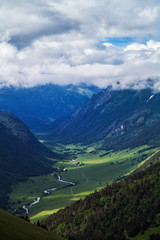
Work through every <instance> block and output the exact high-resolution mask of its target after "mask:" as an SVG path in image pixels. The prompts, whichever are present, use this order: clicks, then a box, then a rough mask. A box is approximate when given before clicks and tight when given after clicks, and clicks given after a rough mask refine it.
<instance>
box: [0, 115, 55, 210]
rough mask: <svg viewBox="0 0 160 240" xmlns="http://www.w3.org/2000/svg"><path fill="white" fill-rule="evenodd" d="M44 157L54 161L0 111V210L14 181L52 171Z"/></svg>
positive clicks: (20, 125) (14, 119) (15, 121)
mask: <svg viewBox="0 0 160 240" xmlns="http://www.w3.org/2000/svg"><path fill="white" fill-rule="evenodd" d="M48 157H52V158H57V157H58V155H57V154H55V153H53V152H51V151H50V150H49V149H47V148H46V147H45V146H44V145H43V144H41V143H40V142H39V141H38V140H37V139H36V137H35V136H34V135H33V134H32V133H31V132H30V130H29V129H28V128H27V127H26V126H25V125H24V123H23V122H22V121H21V120H20V119H18V118H17V117H16V116H15V115H13V114H11V113H8V112H4V111H1V112H0V207H1V208H4V207H5V206H6V203H7V197H6V195H7V193H8V191H9V190H10V188H11V185H12V184H13V183H14V182H15V181H23V180H25V179H26V178H27V177H30V176H35V175H41V174H45V173H48V172H51V171H52V164H53V162H51V161H50V160H48Z"/></svg>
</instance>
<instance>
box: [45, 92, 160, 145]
mask: <svg viewBox="0 0 160 240" xmlns="http://www.w3.org/2000/svg"><path fill="white" fill-rule="evenodd" d="M159 106H160V93H157V94H153V93H152V92H151V90H149V89H144V90H139V91H136V90H120V91H113V90H110V89H105V90H103V91H102V92H100V93H98V94H95V95H93V97H92V98H91V100H89V101H88V102H87V103H84V104H83V105H81V106H80V107H78V108H77V109H76V111H75V112H74V113H72V114H71V115H70V116H67V117H65V118H63V119H61V120H58V121H55V122H54V123H53V124H51V125H50V132H51V133H50V134H49V139H50V141H52V142H60V143H78V142H80V143H83V144H90V143H101V144H102V146H104V147H105V148H106V149H122V148H129V147H137V146H140V145H144V144H149V145H159V143H160V107H159Z"/></svg>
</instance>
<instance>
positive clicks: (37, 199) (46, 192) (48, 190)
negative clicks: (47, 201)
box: [22, 173, 76, 214]
mask: <svg viewBox="0 0 160 240" xmlns="http://www.w3.org/2000/svg"><path fill="white" fill-rule="evenodd" d="M51 176H55V177H57V180H58V181H59V182H62V183H67V184H69V186H75V185H76V184H75V183H73V182H67V181H64V180H62V178H61V176H59V175H56V174H55V173H51ZM58 189H60V188H48V189H46V190H44V191H43V193H44V194H45V195H44V196H46V195H49V194H51V192H52V191H55V190H58ZM40 200H41V198H40V197H38V198H36V199H35V200H34V202H33V203H31V204H29V205H23V206H22V208H23V209H24V210H25V214H29V209H30V208H31V207H32V206H33V205H35V204H37V203H39V202H40Z"/></svg>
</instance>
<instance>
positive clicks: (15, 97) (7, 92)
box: [0, 84, 100, 130]
mask: <svg viewBox="0 0 160 240" xmlns="http://www.w3.org/2000/svg"><path fill="white" fill-rule="evenodd" d="M98 91H100V90H99V89H98V88H96V87H93V86H85V85H80V86H74V85H68V86H58V85H53V84H48V85H43V86H37V87H32V88H18V89H17V88H13V87H10V88H1V89H0V110H4V111H9V112H12V113H13V114H15V115H16V116H18V117H19V118H21V119H22V120H23V121H24V122H25V123H26V124H27V126H29V127H30V128H31V129H34V130H37V129H40V128H42V126H44V125H45V124H48V123H50V122H53V121H54V120H55V119H59V118H61V117H64V116H66V115H68V114H70V113H72V112H73V111H74V110H75V109H76V108H77V107H78V106H80V105H81V104H82V103H84V102H85V101H87V100H88V99H89V97H90V96H91V95H93V94H94V93H96V92H98ZM11 103H12V104H11Z"/></svg>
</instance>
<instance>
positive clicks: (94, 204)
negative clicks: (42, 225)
mask: <svg viewBox="0 0 160 240" xmlns="http://www.w3.org/2000/svg"><path fill="white" fill-rule="evenodd" d="M156 158H157V160H158V159H160V154H158V153H156ZM152 160H153V161H154V160H155V159H154V157H153V156H152ZM159 189H160V163H157V164H154V165H153V166H151V167H149V168H147V169H146V170H143V171H141V172H138V173H136V174H133V175H132V176H130V177H128V178H126V179H125V180H123V181H120V182H118V183H113V184H112V185H110V186H107V187H106V188H104V189H102V190H100V191H99V192H97V191H96V192H95V193H93V194H90V195H88V196H87V197H86V198H85V199H84V200H79V201H77V202H76V203H75V204H72V205H71V206H70V207H66V208H65V209H62V210H60V211H59V212H58V213H55V214H53V215H52V216H50V217H49V218H48V219H47V221H46V224H47V226H48V227H49V228H50V229H51V230H52V231H53V232H54V233H56V234H61V235H62V236H64V237H66V238H68V239H72V240H83V239H84V240H86V239H87V240H94V239H95V240H102V239H106V240H125V239H127V240H128V239H134V237H136V236H138V234H139V236H140V237H139V238H138V237H137V238H136V239H143V238H142V236H143V235H144V234H145V236H146V238H145V239H146V240H148V239H152V238H150V235H151V234H153V233H156V234H157V233H158V230H157V229H159V228H160V191H159ZM149 229H150V231H149ZM158 239H159V238H158Z"/></svg>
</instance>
